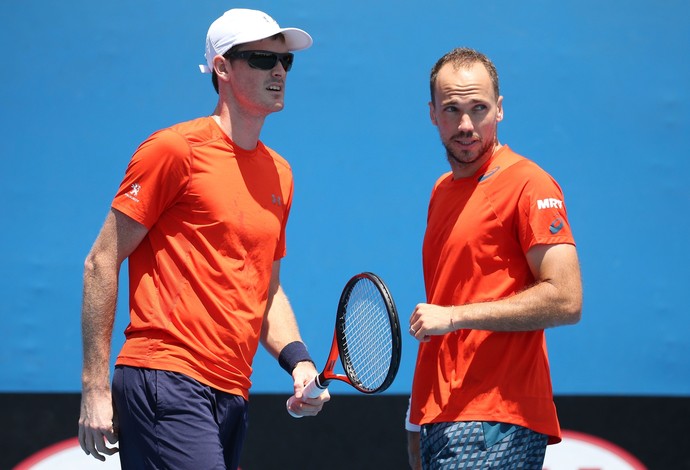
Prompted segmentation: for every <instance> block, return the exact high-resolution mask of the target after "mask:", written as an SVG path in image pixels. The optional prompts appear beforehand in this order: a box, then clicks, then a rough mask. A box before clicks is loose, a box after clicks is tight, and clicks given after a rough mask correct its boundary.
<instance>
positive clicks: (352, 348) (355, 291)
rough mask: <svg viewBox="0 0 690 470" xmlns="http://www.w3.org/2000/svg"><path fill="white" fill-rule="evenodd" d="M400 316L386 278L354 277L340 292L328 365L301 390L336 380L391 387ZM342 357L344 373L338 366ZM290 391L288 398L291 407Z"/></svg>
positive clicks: (369, 388)
mask: <svg viewBox="0 0 690 470" xmlns="http://www.w3.org/2000/svg"><path fill="white" fill-rule="evenodd" d="M400 350H401V339H400V322H399V321H398V312H397V310H396V309H395V303H394V302H393V297H391V294H390V292H389V291H388V288H387V287H386V284H384V282H383V281H382V280H381V278H379V277H378V276H377V275H376V274H373V273H368V272H367V273H361V274H357V275H356V276H354V277H352V279H350V280H349V281H348V282H347V284H346V285H345V288H344V289H343V293H342V294H341V296H340V301H339V302H338V310H337V313H336V318H335V332H334V334H333V342H332V343H331V351H330V353H329V354H328V360H327V361H326V366H325V367H324V369H323V371H322V372H321V373H320V374H319V375H317V376H316V377H314V379H313V380H311V381H310V382H309V383H308V384H307V386H306V387H305V388H304V391H303V392H302V393H303V395H304V396H306V397H309V398H316V397H318V396H319V395H321V393H322V392H323V391H324V390H325V389H326V388H327V387H328V384H329V382H331V381H332V380H340V381H342V382H345V383H346V384H349V385H351V386H353V387H354V388H355V389H357V390H358V391H360V392H362V393H367V394H372V393H379V392H383V391H384V390H386V389H387V388H388V387H389V386H390V384H391V383H393V380H394V379H395V375H396V374H397V373H398V366H399V365H400V355H401V352H400ZM338 358H340V363H341V365H342V368H343V371H344V372H345V373H344V374H341V373H337V372H335V366H336V363H337V362H338ZM293 399H294V397H290V398H289V399H288V402H287V407H288V413H290V415H291V416H294V417H295V418H301V416H298V415H296V414H294V413H293V412H292V411H290V403H291V402H290V400H293Z"/></svg>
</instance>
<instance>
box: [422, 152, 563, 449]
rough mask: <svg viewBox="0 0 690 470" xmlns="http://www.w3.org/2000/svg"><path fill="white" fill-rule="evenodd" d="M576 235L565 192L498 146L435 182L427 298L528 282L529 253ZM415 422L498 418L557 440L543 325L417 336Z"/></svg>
mask: <svg viewBox="0 0 690 470" xmlns="http://www.w3.org/2000/svg"><path fill="white" fill-rule="evenodd" d="M560 243H568V244H574V240H573V236H572V233H571V231H570V226H569V224H568V220H567V216H566V210H565V205H564V203H563V194H562V191H561V189H560V187H559V186H558V184H557V183H556V181H555V180H553V178H551V176H549V175H548V174H547V173H546V172H544V171H543V170H542V169H541V168H539V167H538V166H537V165H536V164H535V163H534V162H532V161H530V160H528V159H526V158H524V157H521V156H519V155H517V154H516V153H514V152H513V151H511V150H510V149H509V148H508V147H507V146H503V147H502V148H501V149H500V150H499V151H497V152H496V153H495V154H494V155H493V156H492V157H491V159H490V160H489V161H488V162H487V163H486V164H485V165H483V166H482V168H480V169H479V170H478V171H477V173H476V174H475V175H474V176H473V177H470V178H462V179H457V180H454V179H453V177H452V174H450V173H447V174H445V175H443V176H442V177H441V178H439V180H438V181H437V182H436V184H435V186H434V189H433V192H432V195H431V200H430V203H429V212H428V220H427V230H426V234H425V237H424V246H423V267H424V281H425V285H426V294H427V302H428V303H431V304H435V305H463V304H469V303H475V302H485V301H491V300H497V299H501V298H505V297H508V296H510V295H513V294H515V293H517V292H519V291H521V290H524V289H525V288H526V287H528V286H529V285H531V284H533V283H534V281H535V280H534V277H533V276H532V274H531V271H530V268H529V265H528V263H527V259H526V256H525V254H526V253H527V251H528V250H529V249H530V248H531V247H533V246H535V245H540V244H548V245H550V244H560ZM410 421H411V422H412V423H415V424H427V423H436V422H457V421H496V422H503V423H510V424H516V425H520V426H524V427H527V428H530V429H532V430H534V431H537V432H539V433H542V434H546V435H548V436H549V437H550V442H551V443H555V442H558V441H559V440H560V427H559V424H558V418H557V416H556V409H555V405H554V403H553V392H552V388H551V377H550V373H549V363H548V357H547V352H546V341H545V336H544V331H543V330H539V331H528V332H492V331H483V330H458V331H455V332H453V333H450V334H447V335H442V336H432V337H431V341H430V342H428V343H420V345H419V351H418V356H417V363H416V367H415V375H414V382H413V388H412V402H411V409H410Z"/></svg>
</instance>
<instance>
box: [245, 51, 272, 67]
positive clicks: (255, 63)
mask: <svg viewBox="0 0 690 470" xmlns="http://www.w3.org/2000/svg"><path fill="white" fill-rule="evenodd" d="M277 61H278V57H277V56H276V55H275V54H264V53H260V52H255V53H253V54H252V55H250V56H249V59H247V62H248V63H249V65H250V66H251V67H254V68H255V69H261V70H271V69H272V68H273V67H275V66H276V62H277Z"/></svg>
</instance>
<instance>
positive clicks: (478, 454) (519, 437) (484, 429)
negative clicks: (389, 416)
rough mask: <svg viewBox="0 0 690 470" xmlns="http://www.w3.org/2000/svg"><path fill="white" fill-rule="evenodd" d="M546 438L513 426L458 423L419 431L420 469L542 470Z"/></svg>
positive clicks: (477, 422)
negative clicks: (490, 469)
mask: <svg viewBox="0 0 690 470" xmlns="http://www.w3.org/2000/svg"><path fill="white" fill-rule="evenodd" d="M547 441H548V437H547V436H546V435H544V434H539V433H537V432H534V431H532V430H530V429H527V428H524V427H521V426H515V425H512V424H504V423H492V422H480V421H469V422H457V423H432V424H425V425H423V426H422V429H421V454H422V468H423V469H424V470H450V469H489V468H493V469H511V470H512V469H523V470H541V469H542V465H543V463H544V455H545V453H546V444H547Z"/></svg>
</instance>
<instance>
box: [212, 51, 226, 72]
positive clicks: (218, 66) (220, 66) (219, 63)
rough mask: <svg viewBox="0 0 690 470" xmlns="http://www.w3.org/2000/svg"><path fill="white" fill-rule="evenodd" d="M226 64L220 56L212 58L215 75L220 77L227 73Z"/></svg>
mask: <svg viewBox="0 0 690 470" xmlns="http://www.w3.org/2000/svg"><path fill="white" fill-rule="evenodd" d="M227 67H228V63H227V61H226V60H225V59H224V58H223V56H222V55H217V56H215V57H214V58H213V70H215V71H216V75H218V76H221V75H225V74H227V73H228V68H227Z"/></svg>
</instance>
